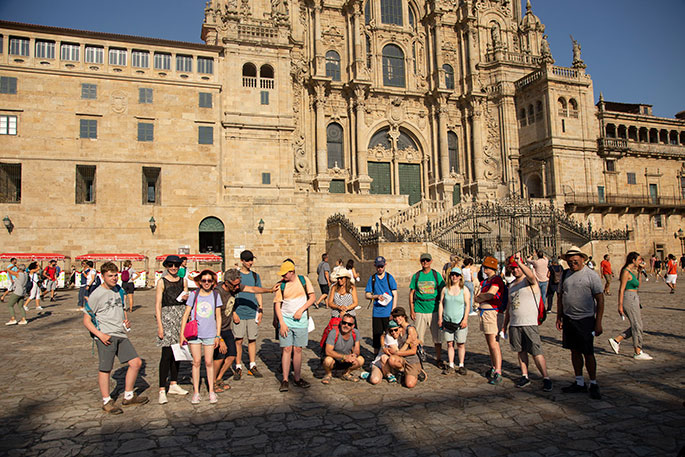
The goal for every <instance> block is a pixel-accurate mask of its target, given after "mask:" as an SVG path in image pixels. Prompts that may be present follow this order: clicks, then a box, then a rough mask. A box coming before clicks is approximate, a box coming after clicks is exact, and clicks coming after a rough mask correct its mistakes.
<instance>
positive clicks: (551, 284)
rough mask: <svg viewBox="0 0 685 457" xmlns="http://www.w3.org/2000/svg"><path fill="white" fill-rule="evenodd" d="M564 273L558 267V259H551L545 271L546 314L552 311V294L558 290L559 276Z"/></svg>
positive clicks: (559, 266)
mask: <svg viewBox="0 0 685 457" xmlns="http://www.w3.org/2000/svg"><path fill="white" fill-rule="evenodd" d="M563 273H564V269H563V268H562V267H561V265H559V259H558V258H557V257H554V258H552V261H551V262H550V264H549V268H548V271H547V277H548V278H549V280H548V284H547V312H550V311H552V306H553V305H554V294H556V293H557V292H558V290H559V284H560V283H561V275H562V274H563Z"/></svg>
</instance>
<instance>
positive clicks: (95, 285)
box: [86, 275, 102, 297]
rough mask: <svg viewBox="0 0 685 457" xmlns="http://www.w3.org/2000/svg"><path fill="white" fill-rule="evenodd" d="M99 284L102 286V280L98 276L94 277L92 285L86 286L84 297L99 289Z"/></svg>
mask: <svg viewBox="0 0 685 457" xmlns="http://www.w3.org/2000/svg"><path fill="white" fill-rule="evenodd" d="M100 284H102V280H101V279H100V276H97V275H95V279H94V280H93V283H92V284H91V285H90V286H88V289H87V290H86V297H87V296H89V295H90V294H92V293H93V292H94V291H95V289H97V288H98V287H100Z"/></svg>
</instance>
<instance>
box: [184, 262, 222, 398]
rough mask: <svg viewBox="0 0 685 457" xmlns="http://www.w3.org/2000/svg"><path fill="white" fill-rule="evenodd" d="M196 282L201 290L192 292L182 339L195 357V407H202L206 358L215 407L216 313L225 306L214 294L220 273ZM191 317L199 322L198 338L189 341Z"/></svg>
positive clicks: (208, 273) (204, 275) (202, 274)
mask: <svg viewBox="0 0 685 457" xmlns="http://www.w3.org/2000/svg"><path fill="white" fill-rule="evenodd" d="M192 279H193V281H195V283H196V284H197V285H198V286H199V289H196V290H194V291H192V292H191V293H190V295H189V297H188V301H187V302H186V309H185V312H184V313H183V317H182V318H181V332H180V336H179V341H180V343H181V345H184V344H186V343H188V345H189V346H190V353H191V354H192V356H193V369H192V373H193V396H192V398H191V400H190V402H191V403H192V404H194V405H197V404H198V403H200V365H201V363H202V357H203V355H204V358H205V370H206V372H207V387H208V390H209V403H210V404H215V403H217V402H218V401H219V400H218V398H217V396H216V393H215V392H214V350H215V349H216V348H218V347H219V340H220V339H221V313H217V312H216V309H217V308H220V307H221V306H222V305H223V303H222V302H221V297H220V296H219V292H217V291H216V290H214V287H215V286H216V283H217V281H216V273H214V272H213V271H212V270H209V269H205V270H202V271H201V272H200V274H198V275H197V276H195V277H194V278H192ZM191 314H192V316H193V320H196V321H197V335H196V336H195V337H194V338H190V339H189V340H186V337H185V335H184V332H185V328H186V326H187V322H188V318H189V317H190V315H191Z"/></svg>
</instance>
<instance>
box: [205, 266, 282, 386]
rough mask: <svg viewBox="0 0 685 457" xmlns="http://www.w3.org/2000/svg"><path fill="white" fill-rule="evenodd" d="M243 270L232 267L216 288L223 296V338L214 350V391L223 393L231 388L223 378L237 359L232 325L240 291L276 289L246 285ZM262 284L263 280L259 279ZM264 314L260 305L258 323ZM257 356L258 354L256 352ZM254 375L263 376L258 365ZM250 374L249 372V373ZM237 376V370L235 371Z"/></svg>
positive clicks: (262, 291) (272, 290)
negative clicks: (243, 282)
mask: <svg viewBox="0 0 685 457" xmlns="http://www.w3.org/2000/svg"><path fill="white" fill-rule="evenodd" d="M242 278H243V275H242V272H241V271H240V270H238V269H235V268H230V269H228V270H226V272H225V273H224V280H223V281H222V282H220V283H219V284H218V285H217V287H216V290H217V291H218V292H219V295H220V296H221V303H222V306H221V334H220V336H221V338H220V340H219V347H218V348H217V349H215V350H214V372H215V373H216V381H215V382H214V392H216V393H221V392H223V391H224V390H228V389H230V388H231V386H229V385H228V384H225V383H224V381H223V379H224V375H225V374H226V372H227V371H228V370H229V369H230V368H232V366H233V361H234V360H235V359H236V353H237V344H236V342H235V337H234V336H233V330H232V325H233V323H234V320H233V315H234V311H235V307H236V302H237V297H238V296H239V294H240V293H243V292H246V293H250V294H253V295H254V294H265V293H273V292H274V291H275V290H276V289H275V288H272V289H266V288H264V287H257V286H246V285H245V284H242ZM259 282H260V284H261V280H260V281H259ZM258 296H261V295H258ZM263 316H264V309H263V308H262V307H261V306H260V307H259V308H257V310H256V313H255V320H257V319H259V322H258V323H257V325H259V324H261V321H262V318H263ZM255 357H256V354H255ZM250 370H251V371H252V376H254V377H255V378H261V377H262V376H263V375H262V374H261V373H260V372H259V371H258V370H257V365H256V363H255V365H254V366H252V367H251V368H250ZM248 374H249V373H248ZM233 377H234V378H235V372H234V373H233Z"/></svg>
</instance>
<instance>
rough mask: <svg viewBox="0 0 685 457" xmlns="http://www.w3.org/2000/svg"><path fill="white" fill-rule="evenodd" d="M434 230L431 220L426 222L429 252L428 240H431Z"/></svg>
mask: <svg viewBox="0 0 685 457" xmlns="http://www.w3.org/2000/svg"><path fill="white" fill-rule="evenodd" d="M432 231H433V228H432V227H431V221H428V222H426V252H428V241H429V240H430V236H431V232H432Z"/></svg>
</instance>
